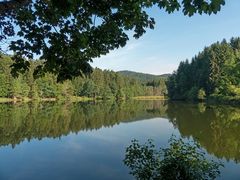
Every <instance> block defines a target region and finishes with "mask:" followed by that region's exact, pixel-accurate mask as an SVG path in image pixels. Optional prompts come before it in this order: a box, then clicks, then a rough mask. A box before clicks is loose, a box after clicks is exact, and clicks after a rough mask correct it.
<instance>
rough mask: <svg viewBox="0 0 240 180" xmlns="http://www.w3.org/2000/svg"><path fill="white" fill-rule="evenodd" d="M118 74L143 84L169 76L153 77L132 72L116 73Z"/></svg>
mask: <svg viewBox="0 0 240 180" xmlns="http://www.w3.org/2000/svg"><path fill="white" fill-rule="evenodd" d="M118 73H119V74H121V75H123V76H127V77H130V78H134V79H137V80H140V81H143V82H148V81H153V80H157V79H160V78H168V77H169V76H170V75H171V74H162V75H153V74H146V73H140V72H134V71H118Z"/></svg>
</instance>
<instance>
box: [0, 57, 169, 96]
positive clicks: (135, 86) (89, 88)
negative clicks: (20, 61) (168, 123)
mask: <svg viewBox="0 0 240 180" xmlns="http://www.w3.org/2000/svg"><path fill="white" fill-rule="evenodd" d="M12 63H13V61H12V59H11V58H10V57H9V56H5V55H2V57H1V59H0V98H14V99H16V100H22V99H25V98H30V99H44V98H56V99H66V98H72V97H74V96H77V97H79V96H80V97H89V98H94V99H114V98H115V99H126V98H130V97H134V96H152V95H158V96H161V95H164V94H166V86H165V82H164V83H163V84H161V83H160V81H159V82H157V81H156V82H154V83H153V82H148V83H142V82H140V81H139V80H136V79H134V78H129V77H126V76H123V75H121V74H119V73H116V72H113V71H108V70H104V71H103V70H101V69H98V68H95V69H94V70H93V72H92V73H91V74H90V75H88V76H84V75H83V76H78V77H76V78H74V79H72V80H66V81H63V82H61V83H60V82H57V76H56V75H53V74H51V73H46V74H44V75H43V76H41V77H39V78H37V79H34V70H35V68H36V67H37V66H38V65H39V64H41V62H40V61H30V68H29V71H27V72H25V73H23V74H19V76H18V78H14V77H13V76H12V74H11V65H12ZM160 86H161V87H163V88H159V87H160Z"/></svg>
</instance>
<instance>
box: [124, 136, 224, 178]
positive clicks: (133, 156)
mask: <svg viewBox="0 0 240 180" xmlns="http://www.w3.org/2000/svg"><path fill="white" fill-rule="evenodd" d="M124 164H125V165H126V166H128V167H129V168H130V174H132V175H133V176H134V177H135V178H136V179H141V180H143V179H147V180H149V179H164V180H166V179H167V180H168V179H169V180H175V179H179V180H180V179H184V180H197V179H215V178H216V177H217V176H219V175H220V171H219V168H220V166H223V165H222V164H221V163H220V162H215V161H213V160H208V159H206V157H205V153H204V152H203V150H202V149H201V148H200V146H199V144H197V143H195V142H190V143H186V142H184V141H183V139H176V138H175V137H171V139H170V140H169V147H167V148H160V150H157V149H156V147H155V145H154V144H153V142H152V140H148V141H147V143H145V144H139V142H138V141H137V140H135V139H134V140H132V144H131V145H130V146H129V147H127V149H126V154H125V159H124Z"/></svg>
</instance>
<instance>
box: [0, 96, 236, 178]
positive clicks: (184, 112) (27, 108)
mask: <svg viewBox="0 0 240 180" xmlns="http://www.w3.org/2000/svg"><path fill="white" fill-rule="evenodd" d="M172 135H176V136H178V137H179V136H182V137H183V138H186V139H193V140H195V141H197V142H198V143H200V145H201V147H202V148H203V149H204V150H205V151H206V152H207V153H208V156H209V157H212V158H214V159H220V160H222V162H223V163H224V165H225V167H224V168H222V169H221V177H220V178H219V179H240V164H239V162H240V108H239V107H231V106H213V105H206V104H190V103H180V102H178V103H168V102H166V101H129V102H128V101H127V102H120V103H116V102H105V103H104V102H89V103H87V102H85V103H60V102H48V103H47V102H45V103H23V104H0V179H1V180H5V179H6V180H12V179H13V180H15V179H16V180H19V179H20V180H28V179H29V180H34V179H36V180H43V179H58V180H61V179H64V180H65V179H68V180H72V179H73V180H75V179H78V180H79V179H87V180H88V179H93V180H94V179H104V180H105V179H114V180H116V179H121V180H122V179H134V178H133V177H132V176H131V175H129V169H128V168H127V167H125V166H124V164H123V159H124V153H125V150H126V147H127V146H128V145H129V144H130V143H131V140H132V139H134V138H135V139H138V140H139V141H140V142H146V140H147V139H153V140H154V142H155V144H156V145H157V146H158V147H166V146H167V144H168V140H169V138H170V137H171V136H172Z"/></svg>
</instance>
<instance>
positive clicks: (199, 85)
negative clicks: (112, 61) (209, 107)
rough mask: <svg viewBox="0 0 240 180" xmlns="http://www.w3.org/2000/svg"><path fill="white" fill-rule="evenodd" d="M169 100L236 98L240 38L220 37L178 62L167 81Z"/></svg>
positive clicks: (238, 95)
mask: <svg viewBox="0 0 240 180" xmlns="http://www.w3.org/2000/svg"><path fill="white" fill-rule="evenodd" d="M167 87H168V95H169V98H170V99H173V100H204V99H208V100H214V101H221V102H233V103H239V102H240V38H232V39H231V40H230V42H227V41H226V40H223V41H222V42H221V43H220V42H217V43H214V44H212V45H211V46H209V47H206V48H205V49H204V50H203V51H202V52H200V53H199V54H198V55H196V56H195V57H193V58H192V61H191V62H189V61H188V60H186V61H184V62H181V63H180V65H179V67H178V69H177V71H176V72H174V73H173V75H172V76H171V77H170V78H169V81H168V83H167Z"/></svg>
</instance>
